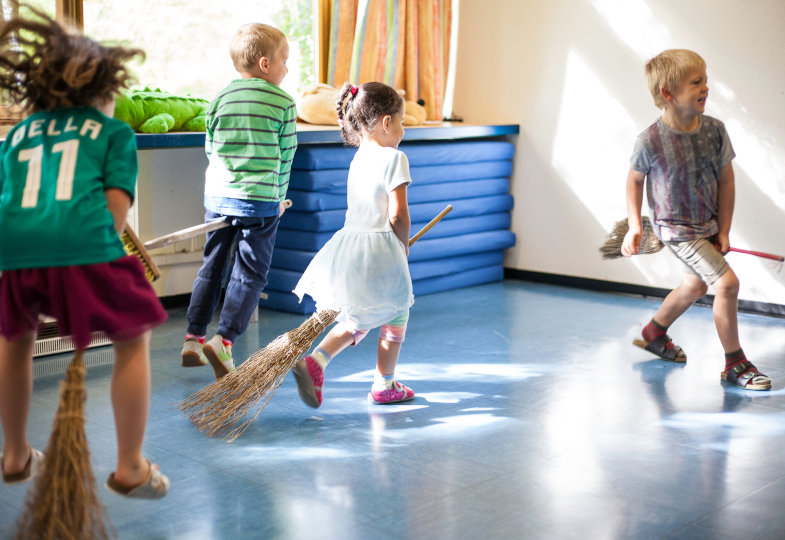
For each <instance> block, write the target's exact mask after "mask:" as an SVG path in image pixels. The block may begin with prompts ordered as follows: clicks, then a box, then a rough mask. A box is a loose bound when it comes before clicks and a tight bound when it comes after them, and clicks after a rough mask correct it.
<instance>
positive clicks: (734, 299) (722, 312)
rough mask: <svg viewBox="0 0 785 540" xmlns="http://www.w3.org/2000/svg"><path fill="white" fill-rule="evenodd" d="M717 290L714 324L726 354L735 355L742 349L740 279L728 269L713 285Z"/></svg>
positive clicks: (713, 309)
mask: <svg viewBox="0 0 785 540" xmlns="http://www.w3.org/2000/svg"><path fill="white" fill-rule="evenodd" d="M712 287H714V289H715V296H714V306H713V308H712V311H713V314H714V324H715V326H716V327H717V335H718V336H719V338H720V343H722V348H723V349H724V350H725V353H726V354H727V353H733V352H736V351H738V350H739V349H741V345H740V344H739V323H738V316H737V311H738V304H739V278H738V277H736V274H735V273H734V272H733V270H731V269H728V271H727V272H725V273H724V274H722V276H721V277H720V279H718V280H717V281H715V282H714V283H713V284H712Z"/></svg>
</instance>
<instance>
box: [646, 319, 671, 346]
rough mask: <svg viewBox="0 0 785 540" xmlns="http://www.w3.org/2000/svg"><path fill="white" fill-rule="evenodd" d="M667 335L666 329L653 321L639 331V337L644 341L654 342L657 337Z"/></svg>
mask: <svg viewBox="0 0 785 540" xmlns="http://www.w3.org/2000/svg"><path fill="white" fill-rule="evenodd" d="M667 333H668V327H667V326H662V325H661V324H660V323H658V322H657V321H655V320H654V319H652V320H651V321H649V324H647V325H646V326H644V327H643V330H642V331H641V335H642V336H643V339H645V340H646V341H654V340H655V339H657V338H658V337H660V336H664V335H665V334H667Z"/></svg>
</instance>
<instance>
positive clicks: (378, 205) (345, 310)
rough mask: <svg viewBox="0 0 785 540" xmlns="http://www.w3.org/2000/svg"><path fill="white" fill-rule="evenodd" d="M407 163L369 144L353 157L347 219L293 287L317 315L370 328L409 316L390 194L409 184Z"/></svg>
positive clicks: (408, 281)
mask: <svg viewBox="0 0 785 540" xmlns="http://www.w3.org/2000/svg"><path fill="white" fill-rule="evenodd" d="M410 183H411V177H410V176H409V160H408V159H407V158H406V154H404V153H403V152H401V151H399V150H397V149H395V148H387V147H381V146H376V145H374V144H365V145H362V146H360V148H359V149H358V150H357V153H356V154H355V156H354V159H352V163H351V166H350V167H349V178H348V180H347V202H348V205H347V206H348V209H347V211H346V219H345V221H344V226H343V228H342V229H341V230H339V231H338V232H336V233H335V235H334V236H333V237H332V238H331V239H330V240H329V241H328V242H327V243H326V244H325V245H324V247H323V248H322V249H320V250H319V252H318V253H317V254H316V255H315V256H314V258H313V260H312V261H311V263H310V264H309V265H308V268H306V269H305V272H304V273H303V275H302V277H301V278H300V281H299V282H298V283H297V286H296V287H295V288H294V291H293V292H294V294H296V295H297V296H298V297H299V298H300V300H302V298H303V295H305V294H308V295H310V296H311V297H312V298H313V299H314V300H315V301H316V309H317V310H318V311H321V310H325V309H333V310H337V311H340V315H339V316H338V319H337V320H338V321H339V322H344V323H346V324H348V325H349V326H350V327H352V328H354V329H357V330H370V329H372V328H376V327H378V326H381V325H383V324H385V323H387V322H390V321H391V320H393V319H395V318H396V317H398V316H400V315H402V314H403V313H405V312H406V311H407V310H408V309H409V307H411V305H412V304H413V303H414V295H413V294H412V278H411V276H410V275H409V263H408V261H407V259H406V250H405V247H404V245H403V244H402V243H401V241H400V240H399V239H398V237H397V236H395V233H394V232H393V230H392V226H391V225H390V221H389V218H388V205H389V203H388V194H389V193H390V192H392V191H393V190H394V189H395V188H397V187H398V186H400V185H403V184H410Z"/></svg>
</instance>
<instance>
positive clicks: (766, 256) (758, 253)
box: [728, 247, 785, 262]
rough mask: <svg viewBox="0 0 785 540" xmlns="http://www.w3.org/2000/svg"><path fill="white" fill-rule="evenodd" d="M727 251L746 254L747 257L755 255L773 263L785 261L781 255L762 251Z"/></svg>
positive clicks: (736, 249) (729, 249) (738, 249)
mask: <svg viewBox="0 0 785 540" xmlns="http://www.w3.org/2000/svg"><path fill="white" fill-rule="evenodd" d="M728 251H735V252H736V253H746V254H747V255H755V256H756V257H763V258H764V259H771V260H773V261H779V262H782V261H785V257H783V256H782V255H774V254H773V253H765V252H763V251H750V250H749V249H740V248H735V247H732V248H728Z"/></svg>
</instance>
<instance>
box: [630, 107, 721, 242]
mask: <svg viewBox="0 0 785 540" xmlns="http://www.w3.org/2000/svg"><path fill="white" fill-rule="evenodd" d="M735 155H736V154H735V153H734V151H733V147H732V146H731V142H730V138H729V137H728V132H727V131H726V130H725V125H724V124H723V123H722V122H720V121H719V120H717V119H716V118H712V117H710V116H706V115H703V116H701V117H700V123H699V125H698V127H697V129H695V130H694V131H690V132H688V133H682V132H679V131H674V130H673V129H671V128H669V127H668V126H667V125H665V123H664V122H663V121H662V118H660V119H659V120H657V121H656V122H655V123H654V124H652V125H651V126H649V127H648V128H646V130H644V131H643V133H641V134H640V135H638V139H637V141H635V149H634V150H633V153H632V158H631V159H630V161H631V166H632V168H633V169H635V170H636V171H638V172H641V173H643V174H645V175H646V196H647V199H648V201H649V207H650V208H651V211H652V215H651V219H652V222H653V223H654V225H655V226H654V230H655V231H656V232H657V235H658V236H659V237H660V238H661V239H662V240H664V241H672V242H683V241H686V240H694V239H696V238H708V237H710V236H712V235H714V234H716V233H717V231H718V226H717V203H718V201H717V198H718V191H719V178H720V170H721V169H722V168H723V167H724V166H725V165H727V164H728V163H730V162H731V161H732V160H733V158H734V157H735Z"/></svg>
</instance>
